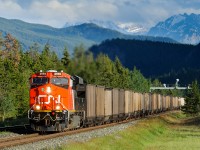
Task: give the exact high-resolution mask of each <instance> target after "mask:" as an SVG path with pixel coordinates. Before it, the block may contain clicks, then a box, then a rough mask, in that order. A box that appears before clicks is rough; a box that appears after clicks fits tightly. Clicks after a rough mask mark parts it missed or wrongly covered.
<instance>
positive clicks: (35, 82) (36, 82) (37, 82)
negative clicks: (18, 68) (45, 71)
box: [31, 77, 48, 88]
mask: <svg viewBox="0 0 200 150" xmlns="http://www.w3.org/2000/svg"><path fill="white" fill-rule="evenodd" d="M47 83H48V78H46V77H35V78H32V83H31V88H34V87H38V86H41V85H44V84H47Z"/></svg>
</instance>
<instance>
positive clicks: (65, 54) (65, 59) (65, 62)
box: [61, 47, 70, 68]
mask: <svg viewBox="0 0 200 150" xmlns="http://www.w3.org/2000/svg"><path fill="white" fill-rule="evenodd" d="M61 62H62V63H63V65H64V66H65V67H66V68H67V67H68V65H69V63H70V56H69V52H68V49H67V47H65V48H64V51H63V58H61Z"/></svg>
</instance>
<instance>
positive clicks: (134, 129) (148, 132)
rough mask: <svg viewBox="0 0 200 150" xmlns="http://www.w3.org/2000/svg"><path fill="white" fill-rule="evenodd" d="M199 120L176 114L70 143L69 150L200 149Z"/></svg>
mask: <svg viewBox="0 0 200 150" xmlns="http://www.w3.org/2000/svg"><path fill="white" fill-rule="evenodd" d="M199 125H200V118H199V117H190V116H186V115H184V114H183V113H181V112H175V113H174V112H173V113H169V114H167V115H162V116H160V117H157V118H149V119H145V120H142V121H140V122H138V123H137V124H136V125H134V126H131V127H129V128H127V129H125V130H124V131H120V132H117V133H115V134H112V135H109V136H104V137H101V138H95V139H92V140H90V141H88V142H85V143H83V142H71V143H70V144H67V145H65V146H62V147H59V148H58V149H62V150H64V149H68V150H90V149H97V150H102V149H103V150H110V149H111V150H116V149H119V150H124V149H131V150H132V149H136V150H143V149H144V150H174V149H176V150H179V149H180V150H186V149H187V150H188V149H190V150H191V149H200V127H199Z"/></svg>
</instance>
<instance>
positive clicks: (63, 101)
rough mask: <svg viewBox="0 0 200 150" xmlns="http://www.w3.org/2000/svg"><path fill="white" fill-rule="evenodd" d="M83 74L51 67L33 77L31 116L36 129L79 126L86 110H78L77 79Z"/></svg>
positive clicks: (33, 127) (30, 119)
mask: <svg viewBox="0 0 200 150" xmlns="http://www.w3.org/2000/svg"><path fill="white" fill-rule="evenodd" d="M76 79H78V80H79V83H80V85H81V84H82V85H83V81H82V79H81V78H79V77H77V76H75V77H72V76H70V75H69V74H67V73H64V72H63V71H61V72H57V71H56V70H49V71H47V72H42V70H41V71H40V72H39V73H35V74H33V75H32V76H31V77H30V79H29V80H30V92H29V93H30V109H29V111H28V118H29V121H30V125H31V128H32V129H33V130H34V131H63V130H64V129H66V128H68V129H70V128H78V127H80V126H81V123H82V121H83V119H84V112H83V111H78V110H75V106H74V104H75V103H74V101H75V95H76V90H75V89H74V83H75V82H76V81H77V80H76Z"/></svg>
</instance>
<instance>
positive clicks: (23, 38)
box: [0, 18, 176, 57]
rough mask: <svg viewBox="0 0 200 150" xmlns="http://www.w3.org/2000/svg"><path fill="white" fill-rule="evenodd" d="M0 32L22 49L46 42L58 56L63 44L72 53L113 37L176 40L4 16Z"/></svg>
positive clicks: (88, 25) (91, 26) (86, 25)
mask: <svg viewBox="0 0 200 150" xmlns="http://www.w3.org/2000/svg"><path fill="white" fill-rule="evenodd" d="M0 32H2V34H3V36H5V34H7V33H10V34H11V35H13V36H14V37H15V38H16V39H18V40H19V42H20V43H21V45H22V48H23V50H26V49H28V48H29V47H30V46H32V45H33V44H34V43H38V44H39V46H40V50H41V49H42V48H43V47H44V45H45V44H46V43H49V44H50V45H51V46H52V49H53V50H54V51H56V53H57V54H58V56H60V57H61V56H62V51H63V49H64V47H65V46H67V47H68V49H69V50H70V53H71V54H72V53H73V49H74V47H75V46H78V45H80V44H84V46H85V47H86V48H88V47H90V46H91V45H93V44H98V43H100V42H102V41H103V40H106V39H113V38H124V39H139V40H146V39H148V40H152V41H166V42H176V41H174V40H172V39H169V38H159V37H150V36H133V35H132V36H131V35H126V34H122V33H120V32H118V31H114V30H111V29H106V28H103V27H99V26H97V25H95V24H91V23H85V24H81V25H77V26H71V27H66V28H60V29H59V28H53V27H50V26H47V25H41V24H32V23H26V22H23V21H20V20H13V19H4V18H0Z"/></svg>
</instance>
